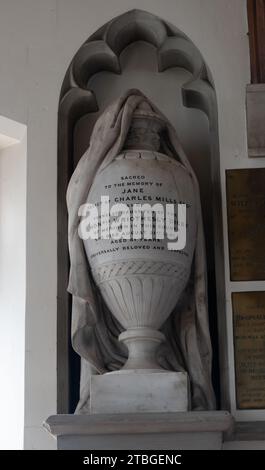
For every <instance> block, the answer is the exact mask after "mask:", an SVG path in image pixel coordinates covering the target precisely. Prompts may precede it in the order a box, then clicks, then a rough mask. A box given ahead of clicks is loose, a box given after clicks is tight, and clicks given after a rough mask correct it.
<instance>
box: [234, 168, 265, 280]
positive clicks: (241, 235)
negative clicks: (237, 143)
mask: <svg viewBox="0 0 265 470" xmlns="http://www.w3.org/2000/svg"><path fill="white" fill-rule="evenodd" d="M226 184H227V214H228V236H229V251H230V273H231V281H258V280H265V168H251V169H247V170H227V172H226Z"/></svg>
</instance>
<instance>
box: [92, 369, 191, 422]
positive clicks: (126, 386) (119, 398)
mask: <svg viewBox="0 0 265 470" xmlns="http://www.w3.org/2000/svg"><path fill="white" fill-rule="evenodd" d="M176 390H177V393H176ZM90 393H91V397H90V411H91V413H92V414H94V413H97V414H98V413H100V414H102V413H148V412H149V413H154V412H163V413H175V412H177V411H188V377H187V374H186V373H185V372H166V371H164V372H163V371H162V372H161V373H159V372H158V371H156V373H152V371H150V372H149V373H148V372H146V373H141V374H139V371H137V370H135V371H130V372H128V371H127V372H126V373H125V372H124V373H111V374H105V375H94V376H92V377H91V386H90Z"/></svg>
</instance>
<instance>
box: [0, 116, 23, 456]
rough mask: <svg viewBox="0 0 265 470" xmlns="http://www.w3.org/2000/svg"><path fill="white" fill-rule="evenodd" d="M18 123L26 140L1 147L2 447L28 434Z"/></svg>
mask: <svg viewBox="0 0 265 470" xmlns="http://www.w3.org/2000/svg"><path fill="white" fill-rule="evenodd" d="M1 124H2V119H1V118H0V132H3V130H4V131H6V129H3V127H2V126H1ZM19 127H20V128H22V129H24V131H23V134H24V135H23V137H22V141H21V142H19V141H17V143H15V144H13V143H12V141H15V139H14V138H13V135H12V133H11V134H9V135H6V134H2V135H3V136H5V139H4V138H3V139H2V144H3V142H5V144H7V145H9V146H8V147H6V148H1V149H0V357H1V360H0V377H1V387H0V403H1V423H2V424H1V429H0V449H23V434H24V365H25V303H26V295H25V292H26V156H27V154H26V145H27V142H26V128H25V126H20V125H19ZM9 130H10V129H9ZM10 144H11V145H10ZM14 423H15V425H14Z"/></svg>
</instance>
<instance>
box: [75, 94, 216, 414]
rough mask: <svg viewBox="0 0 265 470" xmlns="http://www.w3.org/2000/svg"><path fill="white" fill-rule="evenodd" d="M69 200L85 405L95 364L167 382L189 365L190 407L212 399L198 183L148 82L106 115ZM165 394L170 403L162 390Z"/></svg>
mask: <svg viewBox="0 0 265 470" xmlns="http://www.w3.org/2000/svg"><path fill="white" fill-rule="evenodd" d="M144 118H145V119H144ZM158 123H159V125H158ZM139 131H141V132H139ZM128 147H129V149H130V150H127V148H128ZM158 147H159V151H157V149H158ZM103 199H105V201H104V202H105V205H106V206H105V208H104V207H103V206H102V203H103ZM106 199H107V202H106ZM139 203H141V204H140V206H139ZM67 204H68V208H69V232H68V233H69V251H70V258H71V268H70V276H69V286H68V290H69V292H71V293H72V295H73V317H72V318H73V323H72V342H73V346H74V347H75V349H76V351H77V352H78V353H79V354H80V355H81V357H82V358H84V359H85V362H83V363H82V370H81V387H80V390H81V397H80V401H79V404H78V409H77V412H82V413H84V412H85V413H89V410H91V409H93V403H92V405H91V406H92V408H90V404H89V399H90V393H89V381H90V378H91V375H94V374H97V373H99V374H102V373H108V372H109V374H108V376H106V377H105V379H104V380H106V381H107V380H108V378H109V380H110V381H112V380H114V379H112V378H111V374H116V375H117V377H118V376H119V374H123V373H124V371H127V373H128V374H129V373H131V374H134V375H135V374H136V373H139V374H144V375H143V381H144V380H146V377H147V375H148V374H150V373H155V372H157V371H167V372H166V373H164V375H163V381H164V386H165V389H167V387H168V390H171V385H170V382H171V378H170V377H172V380H174V378H176V375H174V374H176V373H178V372H187V373H188V376H189V379H190V381H191V387H190V390H191V397H190V408H192V409H213V408H214V407H215V397H214V392H213V389H212V383H211V357H212V352H211V341H210V335H209V326H208V312H207V292H206V264H205V252H204V236H203V222H202V215H201V207H200V194H199V187H198V183H197V179H196V176H195V174H194V172H193V170H192V168H191V166H190V164H189V162H188V160H187V158H186V155H185V153H184V151H183V149H182V147H181V144H180V142H179V140H178V137H177V135H176V132H175V129H174V128H173V127H172V126H171V124H170V123H169V121H168V120H167V119H166V118H165V117H164V116H163V115H162V114H161V113H160V111H159V110H158V109H157V108H156V107H155V105H152V104H151V102H150V101H149V100H148V99H147V97H145V96H144V95H143V94H142V92H140V91H139V90H135V89H132V90H128V91H127V92H126V94H125V95H124V96H122V97H120V98H119V99H118V100H117V101H115V102H114V103H113V104H112V105H111V106H110V107H109V108H107V109H106V111H105V112H104V113H103V114H102V116H101V117H100V118H99V119H98V121H97V123H96V125H95V128H94V131H93V135H92V138H91V143H90V146H89V148H88V150H87V152H86V153H85V154H84V156H83V157H82V159H81V161H80V162H79V165H78V167H77V168H76V170H75V173H74V175H73V177H72V179H71V182H70V184H69V188H68V192H67ZM87 204H88V207H87ZM117 204H118V206H117ZM119 204H123V206H122V208H121V206H119ZM142 204H143V206H142ZM180 205H181V208H182V210H183V211H184V209H185V211H184V213H185V216H184V217H183V218H181V217H180V212H179V211H180V207H179V206H180ZM80 208H81V209H80ZM169 208H170V209H171V211H169ZM121 209H122V213H121ZM135 209H136V210H138V213H136V214H135V212H134V211H135ZM83 210H84V213H83ZM113 210H115V211H116V212H113ZM80 211H81V212H80ZM142 211H144V212H145V213H144V223H142ZM146 212H147V213H146ZM148 212H149V213H148ZM153 212H154V213H155V214H156V216H155V219H156V220H153V219H154V217H153ZM80 216H82V217H81V219H80ZM157 216H159V217H157ZM121 217H122V218H123V219H124V220H123V222H122V221H121ZM109 218H110V220H109ZM98 219H99V221H98ZM154 222H155V223H154ZM115 224H116V230H114V233H113V225H115ZM170 226H171V230H170ZM85 227H88V228H89V230H88V232H87V229H85ZM126 228H127V231H126ZM83 229H84V232H83V236H82V230H83ZM176 229H177V230H176ZM91 232H92V233H91ZM170 232H171V233H170ZM183 232H184V234H183ZM92 235H93V236H92ZM117 235H118V236H117ZM91 236H92V238H91ZM80 237H81V238H80ZM178 242H180V243H178ZM173 243H177V246H175V245H174V246H173V247H172V246H170V244H173ZM170 248H173V250H171V249H170ZM124 330H125V331H124ZM121 342H123V343H125V345H126V348H124V346H123V345H122V344H121ZM170 374H173V375H172V376H170ZM140 379H141V377H140V375H139V382H138V383H139V391H140V401H139V406H143V407H144V406H145V393H146V390H147V389H146V387H143V389H141V383H140ZM116 380H117V381H118V378H117V379H116V378H115V381H116ZM124 380H125V379H124V378H121V381H124ZM153 380H156V379H155V378H154V379H153ZM167 381H168V383H167ZM128 382H129V380H128ZM104 383H105V382H104ZM179 385H180V392H181V395H182V391H183V387H182V384H181V382H179ZM175 388H176V395H178V386H176V387H175ZM186 389H187V387H186ZM141 393H142V398H141ZM125 395H126V389H125V388H123V398H124V397H125ZM186 395H187V392H186ZM105 396H106V394H105ZM176 400H177V398H176ZM154 401H155V403H152V406H154V409H156V410H161V407H162V408H163V405H162V402H163V400H162V401H161V397H159V396H158V395H157V396H156V397H155V399H154ZM176 403H177V401H175V406H176ZM103 405H104V403H103ZM148 406H149V405H148ZM148 406H147V408H148Z"/></svg>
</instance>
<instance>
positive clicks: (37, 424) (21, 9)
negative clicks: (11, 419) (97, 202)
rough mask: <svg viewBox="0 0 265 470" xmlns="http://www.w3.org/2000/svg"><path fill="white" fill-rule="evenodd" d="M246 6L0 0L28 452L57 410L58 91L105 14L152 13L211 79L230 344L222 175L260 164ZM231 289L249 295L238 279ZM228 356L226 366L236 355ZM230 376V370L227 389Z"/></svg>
mask: <svg viewBox="0 0 265 470" xmlns="http://www.w3.org/2000/svg"><path fill="white" fill-rule="evenodd" d="M245 4H246V2H245V0H165V1H161V0H110V1H108V2H106V1H105V0H45V1H43V0H9V1H8V2H4V1H3V0H2V2H1V16H0V57H1V61H0V74H1V80H0V107H1V114H3V115H5V116H8V117H10V118H12V119H16V120H18V121H21V122H23V123H25V124H27V126H28V162H27V163H28V165H27V180H28V184H27V271H26V279H27V289H26V293H27V300H26V322H27V328H26V376H25V381H26V388H25V447H26V448H28V449H42V448H44V449H45V448H53V447H54V442H53V440H52V438H51V437H50V436H49V435H48V434H47V433H46V432H45V431H43V429H42V427H41V423H42V421H43V420H44V419H46V418H47V416H49V415H51V414H54V413H56V283H57V272H56V242H57V240H56V178H57V174H56V173H57V163H56V158H57V155H56V152H57V107H58V99H59V93H60V88H61V84H62V80H63V78H64V75H65V72H66V69H67V67H68V65H69V63H70V61H71V59H72V57H73V55H74V54H75V52H76V51H77V50H78V48H79V47H80V46H81V44H82V43H83V42H84V41H85V40H86V39H87V37H89V36H90V35H91V34H92V33H93V32H94V31H95V30H97V29H98V28H99V27H100V26H101V25H102V24H104V23H105V22H107V21H109V20H110V19H111V18H113V17H115V16H117V15H119V14H121V13H123V12H126V11H128V10H130V9H133V8H140V9H143V10H147V11H149V12H151V13H153V14H156V15H158V16H160V17H161V18H163V19H164V20H166V21H169V22H171V23H172V24H174V25H175V26H176V27H178V28H179V29H180V30H182V31H183V32H184V33H185V34H186V35H188V36H189V37H190V39H191V40H192V41H193V42H194V43H195V45H196V46H197V47H198V48H199V49H200V51H201V53H202V54H203V56H204V59H205V60H206V62H207V64H208V65H209V67H210V70H211V72H212V75H213V78H214V81H215V85H216V91H217V99H218V110H219V133H220V154H221V178H222V191H223V215H224V236H225V255H226V259H225V263H226V266H225V269H226V293H227V299H226V301H227V314H228V319H229V331H228V334H229V340H230V345H231V344H232V343H231V331H232V329H231V327H232V323H231V300H230V292H231V290H232V285H231V284H230V282H229V266H228V246H227V235H226V230H227V226H226V215H225V214H226V205H225V169H226V168H240V167H242V168H243V167H249V166H263V165H264V161H263V160H262V159H260V160H258V161H253V160H251V161H250V160H249V159H248V156H247V141H246V115H245V87H246V84H247V83H249V81H250V66H249V51H248V38H247V14H246V5H245ZM235 287H236V288H237V289H238V290H240V289H245V286H243V285H242V283H238V285H236V286H235ZM250 288H251V289H253V290H254V289H256V288H259V289H261V288H262V284H261V283H252V284H251V286H248V289H250ZM230 357H231V361H232V360H233V351H232V349H231V350H230ZM233 380H234V379H233V369H232V368H231V371H230V386H231V390H232V389H233ZM232 398H233V399H234V397H232ZM239 418H240V416H239ZM240 419H241V418H240Z"/></svg>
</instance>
